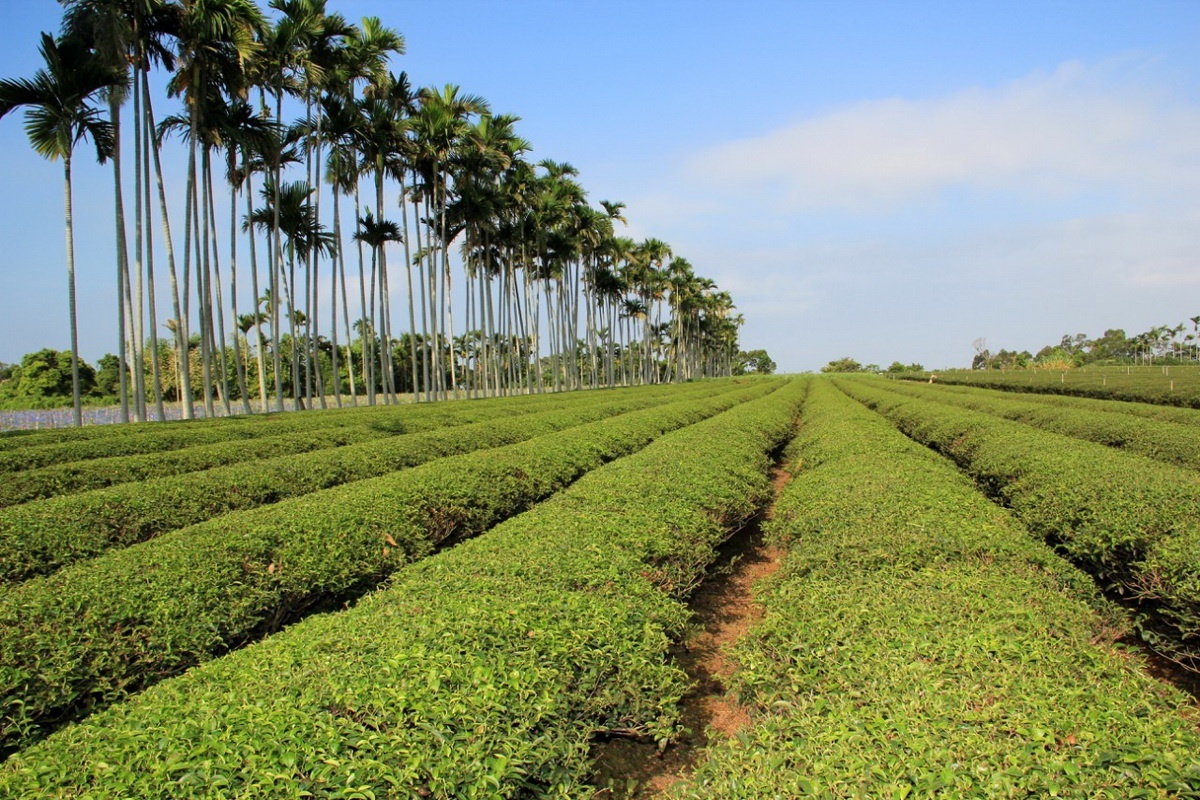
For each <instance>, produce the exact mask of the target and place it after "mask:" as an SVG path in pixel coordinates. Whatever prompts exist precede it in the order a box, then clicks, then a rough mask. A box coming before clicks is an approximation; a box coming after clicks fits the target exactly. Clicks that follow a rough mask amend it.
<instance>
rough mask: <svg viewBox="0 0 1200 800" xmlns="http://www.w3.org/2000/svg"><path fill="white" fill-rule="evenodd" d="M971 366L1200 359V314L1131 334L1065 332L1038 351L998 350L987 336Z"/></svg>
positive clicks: (1031, 366) (1027, 366) (1047, 366)
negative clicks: (1090, 334)
mask: <svg viewBox="0 0 1200 800" xmlns="http://www.w3.org/2000/svg"><path fill="white" fill-rule="evenodd" d="M974 346H975V356H974V357H973V358H972V359H971V369H1037V368H1041V369H1071V368H1073V367H1082V366H1085V365H1087V364H1102V363H1111V364H1143V365H1152V364H1158V363H1164V362H1166V363H1186V362H1192V363H1196V362H1200V315H1197V316H1194V317H1189V318H1188V321H1187V323H1182V322H1181V323H1179V324H1177V325H1156V326H1154V327H1152V328H1150V330H1148V331H1146V332H1144V333H1139V334H1137V335H1136V336H1129V335H1127V334H1126V333H1125V331H1124V330H1123V329H1121V328H1110V329H1108V330H1106V331H1105V332H1104V334H1103V335H1102V336H1098V337H1096V338H1094V339H1091V338H1088V336H1087V334H1083V333H1077V334H1075V335H1074V336H1072V335H1070V334H1064V335H1063V337H1062V339H1061V340H1060V341H1059V342H1058V344H1051V345H1046V346H1045V347H1043V348H1042V349H1040V350H1038V351H1037V353H1036V354H1035V353H1030V352H1029V351H1028V350H1021V351H1019V352H1018V351H1016V350H1005V349H1001V350H999V351H997V352H995V353H993V352H992V351H991V350H989V349H988V348H987V343H986V341H984V340H983V339H976V340H975V343H974Z"/></svg>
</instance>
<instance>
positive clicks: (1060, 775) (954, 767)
mask: <svg viewBox="0 0 1200 800" xmlns="http://www.w3.org/2000/svg"><path fill="white" fill-rule="evenodd" d="M803 419H804V425H803V427H802V428H801V430H800V434H799V436H798V437H797V440H796V441H795V442H794V443H793V445H792V446H791V447H790V448H789V451H788V457H789V459H790V461H791V463H792V464H793V465H794V471H795V472H796V476H795V478H794V480H793V481H792V482H791V483H789V484H788V485H787V486H785V487H784V489H783V491H782V494H781V497H780V499H779V501H778V502H777V504H776V509H775V515H774V518H773V520H772V521H771V522H770V523H769V524H768V536H769V537H770V538H772V539H773V540H774V541H776V542H777V543H779V544H780V545H782V546H784V547H785V548H786V549H787V550H788V554H787V556H786V558H785V560H784V563H783V566H782V567H781V570H780V572H779V573H777V575H776V576H775V577H774V578H773V579H772V581H771V583H770V585H769V588H767V589H766V590H765V591H764V592H762V594H761V596H760V599H761V601H762V603H763V604H764V605H765V610H766V613H765V617H764V619H763V621H762V622H761V623H759V624H758V625H757V626H756V627H755V628H754V629H753V630H752V631H751V634H750V635H749V636H747V637H746V638H745V639H743V640H742V641H741V642H739V644H738V645H737V646H736V648H735V650H734V656H735V659H736V661H737V663H738V664H739V665H740V671H739V672H737V673H736V675H735V679H734V688H735V690H736V691H737V692H738V694H739V696H740V698H741V700H742V702H743V703H744V704H746V705H747V706H748V707H749V709H750V711H751V715H752V719H753V724H752V726H751V727H750V728H749V729H748V730H745V731H743V732H741V733H740V734H739V735H738V736H737V737H736V738H733V739H729V740H728V741H726V742H723V743H720V744H717V745H715V746H713V747H712V748H711V749H710V751H709V752H708V758H707V760H706V761H704V762H702V764H701V766H700V767H699V768H698V769H697V771H696V773H695V774H694V776H693V777H692V779H691V780H690V782H689V783H688V785H687V788H686V791H684V792H681V794H682V795H684V796H686V797H693V798H711V797H737V798H785V797H786V798H803V797H824V798H835V797H873V798H905V797H911V798H915V797H972V798H1018V797H1020V798H1025V797H1070V798H1089V800H1093V799H1094V798H1112V799H1113V800H1116V799H1117V798H1130V797H1175V796H1179V797H1192V796H1196V794H1197V792H1200V735H1198V734H1197V731H1196V722H1197V719H1196V714H1195V711H1194V709H1191V710H1189V709H1188V708H1187V707H1186V698H1185V697H1183V696H1182V694H1181V693H1180V692H1178V691H1176V690H1174V689H1172V688H1171V687H1169V686H1167V685H1165V684H1162V683H1159V682H1157V681H1155V680H1153V679H1150V678H1148V677H1146V676H1145V675H1144V674H1143V673H1141V672H1140V671H1139V670H1138V669H1137V668H1136V667H1135V665H1134V662H1133V661H1132V660H1131V659H1129V658H1128V657H1127V656H1126V655H1124V654H1122V653H1119V652H1115V648H1114V645H1113V640H1114V638H1115V637H1116V636H1118V635H1119V634H1120V630H1119V628H1117V627H1114V626H1115V624H1116V622H1117V621H1118V620H1119V616H1117V615H1116V613H1115V612H1113V611H1112V609H1106V610H1105V612H1106V613H1097V611H1098V607H1099V608H1103V604H1102V602H1101V601H1100V600H1098V598H1097V597H1096V596H1095V591H1094V589H1093V588H1092V583H1091V581H1090V579H1088V578H1087V576H1085V575H1083V574H1082V573H1080V572H1078V570H1076V569H1075V568H1074V567H1072V566H1070V565H1069V564H1068V563H1066V562H1065V561H1063V560H1061V559H1059V558H1058V557H1057V556H1055V555H1054V554H1053V553H1052V552H1051V551H1050V550H1049V549H1048V548H1046V547H1045V546H1044V545H1042V544H1041V543H1040V542H1037V541H1036V539H1035V538H1034V537H1032V536H1031V535H1030V534H1029V533H1028V532H1027V531H1024V530H1023V529H1022V528H1021V526H1020V525H1019V523H1017V522H1016V521H1015V520H1013V519H1012V517H1011V516H1010V515H1009V514H1007V513H1005V512H1004V511H1003V510H1001V509H999V508H998V507H997V506H995V505H994V504H993V503H991V502H990V501H988V500H987V499H986V498H985V497H984V496H983V495H982V494H981V493H980V492H979V491H978V490H977V489H976V488H975V487H974V486H973V485H972V484H971V482H970V481H969V480H968V479H966V478H965V477H964V476H963V475H962V474H961V473H959V472H958V470H956V469H955V468H954V466H953V465H952V464H951V463H950V462H948V461H946V460H945V459H943V458H941V457H940V456H937V455H936V454H934V453H931V452H930V451H929V450H927V449H926V448H924V447H921V446H920V445H917V444H915V443H913V442H911V441H910V440H908V439H906V438H905V437H904V436H903V435H901V434H900V433H899V432H898V431H896V429H895V428H894V427H893V426H891V425H889V424H888V423H887V422H886V421H885V420H883V419H882V418H880V417H879V416H878V415H876V414H874V413H872V412H870V411H868V410H867V409H865V408H863V407H862V406H861V405H859V404H857V403H855V402H854V401H852V400H850V399H849V398H847V397H845V396H844V395H841V394H840V393H839V392H837V390H836V389H834V388H833V387H832V386H831V385H829V384H828V383H827V382H825V381H820V382H814V386H813V388H812V390H811V393H810V397H809V399H808V401H807V402H806V404H805V407H804V414H803Z"/></svg>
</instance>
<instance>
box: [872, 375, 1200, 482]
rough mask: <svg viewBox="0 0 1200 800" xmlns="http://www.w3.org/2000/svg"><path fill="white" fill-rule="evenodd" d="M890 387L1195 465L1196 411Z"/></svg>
mask: <svg viewBox="0 0 1200 800" xmlns="http://www.w3.org/2000/svg"><path fill="white" fill-rule="evenodd" d="M891 388H892V389H893V390H894V391H898V392H900V393H902V394H906V395H910V396H913V397H919V398H923V399H926V400H934V401H937V402H941V403H946V404H948V405H953V406H957V407H961V408H970V409H974V410H976V411H982V412H984V413H987V414H992V415H994V416H998V417H1003V418H1005V419H1010V420H1013V421H1014V422H1021V423H1024V424H1026V425H1030V426H1032V427H1035V428H1041V429H1042V430H1047V431H1053V432H1054V433H1061V434H1063V435H1065V436H1071V437H1074V438H1076V439H1086V440H1087V441H1090V442H1096V443H1097V444H1103V445H1107V446H1109V447H1116V448H1120V449H1122V450H1126V451H1128V452H1131V453H1139V454H1141V455H1144V456H1149V457H1150V458H1153V459H1156V460H1159V461H1165V462H1167V463H1169V464H1175V465H1176V466H1180V467H1188V468H1190V469H1200V427H1197V423H1200V414H1196V413H1195V412H1191V413H1190V416H1191V417H1192V418H1193V419H1191V420H1189V422H1191V423H1192V424H1185V423H1177V422H1169V421H1166V420H1162V419H1157V420H1156V419H1148V418H1145V417H1140V416H1136V415H1133V414H1127V413H1121V412H1120V411H1113V410H1109V409H1108V408H1106V407H1105V405H1104V401H1099V402H1098V403H1093V404H1091V405H1082V404H1080V402H1079V400H1076V399H1074V398H1068V402H1067V403H1065V404H1060V405H1046V404H1044V403H1038V402H1034V401H1027V400H1025V399H1024V398H1022V397H1020V396H1015V395H1013V394H1011V393H1010V394H1007V395H1005V394H999V393H996V392H990V391H988V390H985V389H960V390H958V391H955V390H954V389H950V390H947V387H943V386H927V385H925V386H923V385H914V384H911V383H907V382H905V383H893V384H891ZM1185 413H1188V412H1185Z"/></svg>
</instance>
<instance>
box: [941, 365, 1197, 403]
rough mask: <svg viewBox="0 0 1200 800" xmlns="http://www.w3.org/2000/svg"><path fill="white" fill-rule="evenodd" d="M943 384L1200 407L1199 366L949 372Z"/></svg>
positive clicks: (942, 380)
mask: <svg viewBox="0 0 1200 800" xmlns="http://www.w3.org/2000/svg"><path fill="white" fill-rule="evenodd" d="M937 382H938V383H953V384H962V385H967V386H983V387H986V388H989V389H1001V390H1004V391H1010V392H1028V393H1038V394H1055V395H1070V396H1076V397H1092V398H1097V399H1101V400H1120V401H1125V402H1134V403H1154V404H1156V405H1166V406H1176V407H1184V408H1193V409H1200V365H1196V364H1189V365H1186V366H1185V365H1181V364H1175V365H1160V366H1143V367H1134V366H1129V367H1125V366H1103V367H1099V366H1087V367H1083V368H1080V369H1069V370H1056V369H1050V370H1046V369H1014V370H1000V369H986V370H948V371H945V372H938V373H937Z"/></svg>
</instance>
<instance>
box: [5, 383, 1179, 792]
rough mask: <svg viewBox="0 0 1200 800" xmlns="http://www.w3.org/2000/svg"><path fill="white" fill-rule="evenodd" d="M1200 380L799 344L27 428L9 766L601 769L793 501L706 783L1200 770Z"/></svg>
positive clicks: (1038, 777) (373, 781)
mask: <svg viewBox="0 0 1200 800" xmlns="http://www.w3.org/2000/svg"><path fill="white" fill-rule="evenodd" d="M1197 415H1200V412H1198V411H1191V410H1188V409H1178V408H1165V407H1161V406H1157V407H1156V406H1152V405H1149V404H1131V403H1127V402H1115V401H1100V400H1092V399H1086V400H1085V399H1079V398H1050V397H1047V396H1045V395H1029V394H1026V395H1019V394H1016V393H1013V392H1009V391H1005V392H997V391H988V390H983V389H975V388H966V387H957V386H948V385H941V384H935V385H932V386H931V385H928V384H919V383H909V382H895V381H887V380H883V379H880V378H870V377H851V378H836V379H832V380H831V379H828V378H823V377H822V378H811V377H801V378H786V377H782V378H759V379H753V380H728V379H726V380H716V381H705V382H699V383H692V384H682V385H675V386H670V385H668V386H646V387H639V388H633V389H617V390H605V391H599V392H585V393H572V394H568V395H550V396H531V397H521V398H507V399H495V400H481V401H474V402H467V403H452V404H434V405H422V406H411V407H401V408H378V409H365V410H352V409H347V410H345V411H329V412H322V413H314V414H310V415H306V416H304V417H291V418H286V419H287V430H285V431H282V432H279V433H275V432H274V431H271V430H270V426H269V425H264V421H263V420H251V419H246V420H229V421H227V422H224V423H215V422H205V423H198V424H180V425H174V426H161V427H158V428H145V429H122V428H119V427H114V428H111V429H110V430H111V432H107V431H101V430H96V429H94V430H92V431H89V434H88V435H87V436H85V437H79V438H72V437H70V436H67V437H65V438H64V437H63V435H62V433H53V432H47V434H45V436H43V437H39V436H38V435H35V434H30V435H26V436H22V437H18V438H14V439H11V440H6V441H5V447H4V451H3V456H4V458H5V462H4V463H5V464H6V465H7V466H8V470H7V472H6V475H7V480H6V482H5V488H4V491H5V495H4V496H5V497H7V498H9V499H8V500H7V507H5V508H0V531H3V532H4V536H3V537H0V542H2V543H3V547H2V548H0V561H2V563H4V564H5V565H7V566H6V570H7V571H6V573H5V575H6V580H7V582H6V583H4V584H3V585H0V621H2V622H3V625H2V626H0V692H2V693H3V701H2V706H0V709H2V716H0V747H3V748H4V750H5V751H6V753H7V754H8V757H7V760H6V761H5V763H4V764H3V765H2V766H0V797H13V798H32V797H89V798H126V797H161V798H168V797H170V798H175V797H211V798H219V797H408V796H421V797H443V798H452V797H481V798H482V797H580V798H583V797H592V796H593V795H595V793H596V791H597V787H596V785H595V783H594V781H595V780H596V777H595V775H596V773H595V759H596V758H597V757H598V754H599V753H600V752H601V749H602V746H601V744H600V743H602V742H603V741H605V740H608V739H610V738H612V737H614V736H616V737H618V738H625V739H633V740H640V741H645V742H648V743H653V742H657V743H658V744H659V746H660V747H662V748H668V749H670V748H677V747H683V746H685V742H686V741H687V740H689V739H690V737H689V736H688V732H687V731H686V730H684V728H683V727H682V723H681V719H682V716H681V714H682V704H683V703H684V702H686V701H685V697H686V696H688V690H689V686H690V685H691V684H692V682H694V680H695V676H694V675H690V674H688V673H687V672H685V671H684V670H683V669H682V667H681V665H680V663H679V662H678V660H677V656H678V649H677V648H678V647H679V645H680V643H682V642H684V641H685V640H686V638H687V636H688V635H689V634H688V632H689V619H690V617H691V611H690V610H689V599H690V597H691V596H692V593H693V592H694V591H695V589H696V587H697V586H698V585H699V584H700V583H701V582H703V581H704V580H705V579H706V577H708V576H709V574H710V572H712V571H713V570H714V569H715V566H714V565H716V564H717V563H718V561H719V555H718V549H719V548H720V547H721V545H722V543H723V542H725V541H726V540H728V539H730V538H731V537H733V538H737V537H742V536H746V535H747V534H746V533H744V532H741V533H739V531H743V529H744V528H745V526H746V525H747V523H748V521H749V520H750V519H751V518H752V517H754V516H755V515H756V514H758V513H759V512H760V511H761V510H762V509H763V508H765V507H767V506H772V511H771V515H772V520H771V522H770V523H769V524H768V526H767V535H768V537H769V539H770V540H771V541H772V542H773V543H774V545H775V546H777V547H778V548H779V550H780V552H781V553H783V555H782V557H781V568H780V570H779V572H778V573H777V574H776V575H775V576H774V577H772V578H771V580H770V581H769V582H767V583H765V584H763V585H761V586H759V587H758V588H757V589H756V592H757V597H758V602H759V603H761V604H762V606H763V607H764V608H765V612H766V613H765V616H764V618H763V619H762V620H761V621H760V622H759V623H757V624H755V625H754V626H753V627H751V628H750V630H749V632H748V633H747V634H746V635H744V636H743V637H741V638H740V639H739V640H737V641H736V642H734V643H733V644H732V645H730V647H729V654H730V655H729V657H730V658H731V659H732V662H733V663H734V664H735V666H736V669H735V671H734V672H733V674H732V675H731V676H730V677H729V679H728V680H727V682H726V688H727V689H728V690H729V691H730V692H731V693H732V696H733V698H734V699H735V700H736V702H737V703H738V704H739V705H740V707H741V708H742V709H744V711H745V714H746V722H745V723H744V725H743V727H742V728H741V729H740V732H739V733H738V734H737V735H736V736H734V737H733V738H729V739H725V738H722V737H714V738H712V739H711V740H710V742H709V744H708V746H707V747H706V748H705V749H703V750H700V751H698V752H697V753H696V755H695V757H694V759H693V761H694V762H695V763H694V765H693V766H692V767H691V768H689V769H688V770H687V771H686V772H685V773H684V774H683V776H682V780H681V781H680V782H679V783H678V784H676V785H675V787H674V788H673V789H672V790H671V791H670V793H669V794H670V795H671V796H686V797H697V798H699V797H764V798H765V797H803V796H813V797H868V796H869V797H897V798H898V797H930V796H937V797H980V798H984V797H1026V796H1061V797H1079V798H1084V797H1089V798H1091V797H1112V798H1118V797H1194V796H1200V734H1198V733H1197V724H1198V723H1200V713H1198V712H1197V709H1196V706H1195V700H1194V698H1192V697H1189V696H1188V695H1186V694H1185V693H1183V692H1181V691H1180V690H1179V689H1176V688H1175V687H1174V686H1172V685H1171V684H1170V683H1169V682H1166V681H1164V680H1163V679H1162V677H1161V674H1160V673H1156V672H1152V671H1150V670H1148V668H1147V666H1146V661H1145V658H1146V655H1145V654H1144V651H1143V649H1142V648H1143V647H1145V646H1146V644H1148V645H1149V646H1150V647H1151V648H1153V650H1154V651H1156V652H1158V653H1161V654H1165V655H1167V656H1169V657H1170V658H1171V659H1173V660H1174V661H1175V662H1178V663H1180V664H1184V665H1192V666H1194V665H1195V664H1197V663H1200V572H1198V571H1197V570H1198V565H1200V558H1197V550H1196V548H1197V546H1198V545H1197V543H1198V542H1200V475H1198V474H1197V472H1196V470H1197V468H1198V467H1200V416H1197ZM332 433H336V436H335V437H334V438H328V437H329V435H330V434H332ZM222 435H224V436H226V437H227V438H225V439H222V438H221V437H222ZM337 437H344V438H337ZM299 442H302V443H304V444H303V445H297V446H296V447H295V448H294V450H289V449H288V448H289V447H290V445H291V443H299ZM260 445H261V446H262V449H259V447H260ZM281 446H282V447H284V452H280V450H279V447H281ZM237 448H241V453H242V457H241V458H240V459H238V460H237V463H235V464H228V463H226V461H225V460H224V459H223V457H222V455H221V454H222V453H225V452H227V451H228V450H230V449H233V450H236V449H237ZM76 456H77V458H76ZM154 458H162V459H164V461H163V465H164V466H163V470H162V472H163V473H164V474H162V475H156V474H155V472H154V470H153V468H152V465H153V461H152V460H151V459H154ZM773 462H776V463H780V464H783V465H784V466H785V467H786V469H787V470H788V471H789V472H790V474H791V476H792V479H791V481H790V483H788V484H787V485H786V486H785V487H784V488H783V489H782V491H781V492H780V493H779V495H778V496H777V497H776V498H775V499H774V500H772V490H771V486H770V480H769V471H770V468H771V465H772V463H773ZM137 470H141V471H140V472H139V471H137ZM122 475H127V476H128V477H127V478H125V479H124V480H122V477H121V476H122ZM53 476H59V477H58V478H57V479H55V478H54V477H53ZM92 482H97V483H98V485H99V488H90V487H91V486H92ZM253 487H259V488H257V489H255V488H253ZM194 501H196V502H194ZM199 501H203V502H199ZM724 569H727V568H722V569H721V570H717V572H718V573H721V572H723V570H724ZM716 580H718V581H719V580H720V578H719V575H718V577H717V578H716ZM1138 642H1143V643H1146V644H1137V643H1138ZM1160 672H1161V671H1160ZM609 783H610V784H612V781H611V779H610V780H609ZM626 789H632V792H631V793H630V792H629V791H626V794H627V795H628V796H636V797H642V796H649V795H647V794H639V793H638V790H637V788H636V787H630V786H626V787H624V788H622V787H621V786H620V785H616V784H612V785H611V788H609V789H606V790H605V792H606V793H608V792H612V791H616V792H617V793H618V795H619V793H620V792H621V791H625V790H626Z"/></svg>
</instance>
